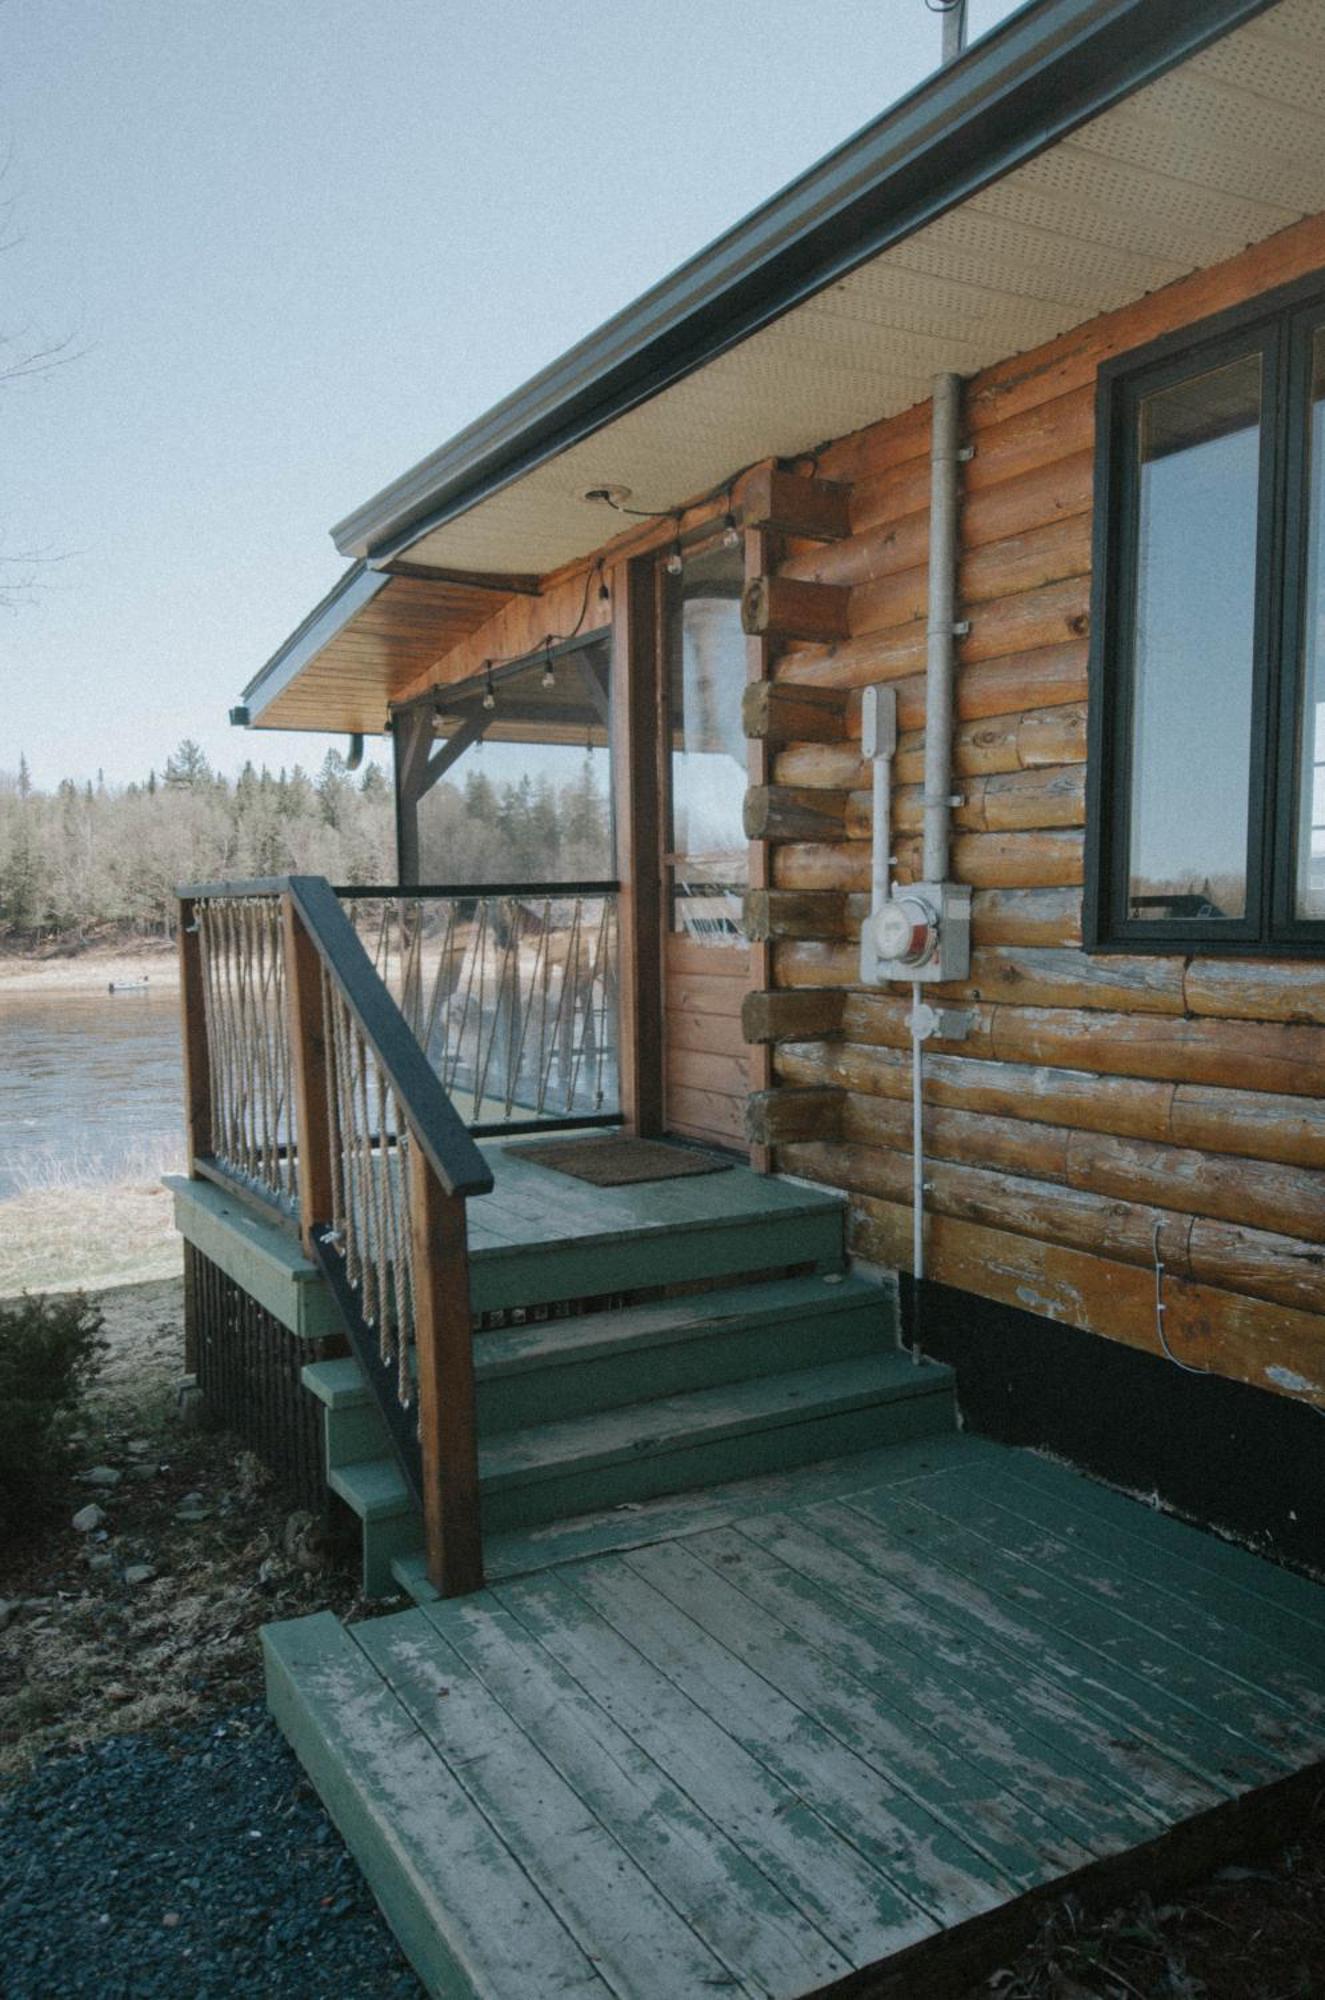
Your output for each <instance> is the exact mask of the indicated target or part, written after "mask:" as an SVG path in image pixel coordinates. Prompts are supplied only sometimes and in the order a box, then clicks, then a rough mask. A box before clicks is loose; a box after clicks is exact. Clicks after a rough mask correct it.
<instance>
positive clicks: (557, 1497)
mask: <svg viewBox="0 0 1325 2000" xmlns="http://www.w3.org/2000/svg"><path fill="white" fill-rule="evenodd" d="M952 1422H953V1411H952V1376H951V1371H950V1370H948V1369H947V1368H942V1367H938V1366H936V1365H934V1364H931V1363H926V1364H924V1365H922V1366H920V1367H917V1366H916V1365H915V1364H914V1363H913V1362H912V1361H911V1360H910V1358H909V1357H908V1356H906V1355H903V1354H900V1353H898V1352H896V1351H895V1350H894V1351H890V1352H886V1353H882V1354H872V1355H867V1356H861V1357H856V1358H854V1359H851V1360H847V1361H838V1362H831V1363H827V1364H824V1365H821V1366H819V1367H816V1368H803V1369H797V1370H795V1371H793V1372H791V1373H788V1374H782V1375H772V1376H765V1377H762V1378H759V1379H757V1380H752V1381H743V1382H738V1383H727V1384H722V1385H720V1386H718V1387H716V1388H708V1389H700V1390H695V1391H691V1392H690V1393H688V1394H686V1395H680V1396H669V1397H660V1398H658V1399H657V1400H656V1401H653V1402H649V1403H640V1404H634V1405H631V1406H629V1407H628V1408H625V1409H617V1410H609V1411H598V1412H595V1413H593V1414H592V1415H589V1416H583V1417H576V1418H573V1419H570V1420H568V1421H564V1422H559V1423H551V1424H545V1425H541V1426H538V1427H536V1428H530V1429H527V1430H522V1431H516V1432H511V1433H507V1434H503V1435H499V1436H498V1437H496V1438H493V1439H490V1440H489V1441H488V1442H487V1443H485V1444H483V1445H482V1446H481V1447H480V1452H479V1474H480V1483H481V1487H482V1496H483V1522H484V1529H485V1532H488V1533H491V1534H499V1533H501V1532H503V1531H506V1530H510V1529H515V1528H521V1527H528V1526H531V1525H533V1524H535V1523H537V1522H540V1521H551V1520H558V1519H562V1518H564V1517H567V1516H570V1515H576V1514H583V1513H586V1512H588V1511H590V1510H592V1509H595V1508H607V1507H625V1506H631V1505H633V1504H636V1503H639V1502H642V1501H644V1500H646V1499H649V1498H651V1497H653V1496H654V1495H656V1494H660V1493H667V1492H679V1491H683V1490H685V1489H687V1488H691V1487H696V1486H708V1485H720V1484H723V1483H725V1482H727V1481H728V1480H735V1479H744V1478H749V1477H753V1476H754V1475H756V1474H758V1473H761V1472H769V1471H774V1470H779V1469H787V1468H789V1467H792V1466H799V1465H807V1464H810V1463H812V1462H813V1461H815V1460H817V1459H827V1458H833V1457H838V1456H842V1455H845V1454H848V1453H852V1452H857V1451H869V1450H872V1449H873V1448H875V1447H877V1446H880V1445H884V1444H888V1443H893V1442H898V1441H901V1440H904V1439H911V1438H916V1437H925V1436H930V1435H934V1434H937V1433H941V1432H943V1431H947V1430H950V1429H951V1427H952ZM328 1478H329V1482H330V1484H331V1486H332V1489H333V1490H334V1491H335V1492H336V1493H338V1494H339V1495H340V1497H341V1498H342V1499H343V1500H344V1501H345V1502H346V1503H347V1505H349V1506H350V1507H351V1508H352V1509H353V1511H354V1512H355V1513H356V1514H357V1515H358V1516H359V1518H360V1519H361V1520H362V1521H363V1523H364V1548H365V1557H364V1576H365V1585H364V1587H365V1590H367V1591H368V1592H370V1594H376V1593H378V1592H380V1591H382V1590H383V1589H389V1588H390V1582H389V1577H390V1564H391V1561H392V1559H393V1558H394V1557H396V1556H399V1555H401V1554H405V1553H409V1552H410V1551H411V1549H412V1548H414V1547H417V1545H418V1538H419V1537H418V1525H417V1515H416V1514H415V1512H414V1508H413V1505H412V1502H411V1499H410V1495H409V1492H408V1489H407V1487H406V1485H405V1481H404V1479H403V1477H402V1476H401V1474H400V1472H399V1471H398V1470H397V1468H396V1466H395V1464H394V1462H393V1461H390V1460H387V1459H375V1460H364V1461H360V1462H357V1463H355V1464H351V1465H342V1466H337V1467H333V1468H332V1470H331V1472H330V1473H329V1475H328ZM411 1533H412V1534H413V1541H412V1542H411V1540H410V1535H411ZM388 1545H389V1546H388Z"/></svg>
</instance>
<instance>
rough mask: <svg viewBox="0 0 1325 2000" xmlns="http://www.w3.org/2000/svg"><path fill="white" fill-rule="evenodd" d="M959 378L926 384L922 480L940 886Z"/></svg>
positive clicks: (930, 832) (946, 839)
mask: <svg viewBox="0 0 1325 2000" xmlns="http://www.w3.org/2000/svg"><path fill="white" fill-rule="evenodd" d="M960 411H961V377H960V376H959V375H939V376H936V378H935V381H934V405H933V417H932V423H933V432H932V443H931V457H930V483H929V510H930V511H929V624H928V630H927V636H926V653H925V791H924V861H923V866H922V870H921V873H922V877H923V879H924V880H925V881H926V882H946V881H947V879H948V862H949V853H950V849H951V831H950V829H951V824H952V697H953V679H954V674H955V669H956V659H957V642H956V634H955V632H954V629H953V627H954V624H955V620H956V606H957V485H958V470H959V466H960V451H961V445H960V441H959V437H958V421H959V417H960Z"/></svg>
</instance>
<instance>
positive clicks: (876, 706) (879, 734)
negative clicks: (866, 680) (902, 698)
mask: <svg viewBox="0 0 1325 2000" xmlns="http://www.w3.org/2000/svg"><path fill="white" fill-rule="evenodd" d="M896 748H897V689H896V688H895V687H889V686H888V684H887V683H886V682H885V683H884V684H883V685H882V686H879V687H867V688H866V690H865V692H864V694H863V695H862V696H861V701H860V754H861V756H862V757H871V758H872V757H891V756H892V754H893V752H894V751H895V750H896Z"/></svg>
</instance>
